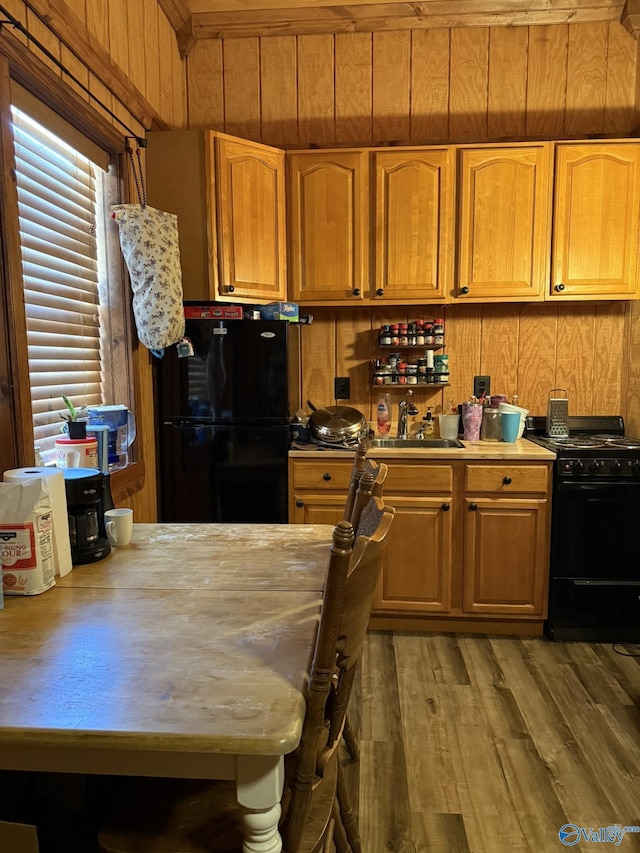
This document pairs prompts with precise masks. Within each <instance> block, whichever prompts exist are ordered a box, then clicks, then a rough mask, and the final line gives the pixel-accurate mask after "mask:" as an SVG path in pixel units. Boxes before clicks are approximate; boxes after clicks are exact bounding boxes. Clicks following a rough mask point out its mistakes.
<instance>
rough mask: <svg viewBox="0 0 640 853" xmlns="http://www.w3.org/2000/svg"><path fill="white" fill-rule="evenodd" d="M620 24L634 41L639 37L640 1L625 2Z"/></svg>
mask: <svg viewBox="0 0 640 853" xmlns="http://www.w3.org/2000/svg"><path fill="white" fill-rule="evenodd" d="M620 23H621V24H622V26H623V27H624V28H625V30H627V32H630V33H631V35H632V36H633V37H634V38H635V39H637V38H639V37H640V0H627V2H626V3H625V4H624V9H623V10H622V16H621V18H620Z"/></svg>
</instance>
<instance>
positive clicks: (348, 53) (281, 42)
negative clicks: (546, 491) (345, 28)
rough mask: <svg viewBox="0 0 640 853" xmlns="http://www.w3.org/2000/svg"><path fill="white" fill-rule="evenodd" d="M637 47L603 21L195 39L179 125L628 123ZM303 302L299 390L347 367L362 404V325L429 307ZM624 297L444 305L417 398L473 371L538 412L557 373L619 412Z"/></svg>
mask: <svg viewBox="0 0 640 853" xmlns="http://www.w3.org/2000/svg"><path fill="white" fill-rule="evenodd" d="M637 60H638V43H637V42H636V41H635V40H634V39H633V38H631V37H630V35H629V33H627V32H626V31H625V30H624V29H623V28H622V26H621V25H620V24H618V23H615V22H612V23H596V24H575V25H553V26H531V27H509V28H500V27H494V28H491V29H489V28H466V29H465V28H458V29H433V30H422V31H417V30H415V31H402V32H380V33H357V34H340V35H335V36H332V35H312V36H311V35H309V36H298V37H296V36H281V37H280V36H278V37H269V38H262V39H259V38H244V39H224V40H209V41H199V42H197V44H196V46H195V48H194V49H193V51H192V52H191V53H190V55H189V56H188V58H187V60H186V72H187V110H188V124H189V127H191V128H205V127H211V128H215V129H219V130H225V131H227V132H229V133H236V134H239V135H242V136H246V137H249V138H251V139H255V140H257V141H261V142H265V143H268V144H274V145H278V146H283V147H292V146H293V147H295V146H300V147H307V146H313V145H320V146H323V145H324V146H326V145H332V144H336V143H338V144H351V145H357V144H385V143H387V142H392V141H402V142H408V141H415V142H419V143H428V142H430V141H441V140H446V141H453V142H457V141H483V140H487V139H498V138H510V137H513V138H523V139H524V138H529V137H541V138H546V139H557V138H562V137H565V138H566V137H569V138H571V137H576V136H581V135H585V134H609V135H619V136H625V135H626V134H628V133H629V132H630V131H631V129H632V128H634V127H635V126H636V125H637V124H638V110H637V106H638V104H637V96H636V90H637V84H638V73H637V70H638V62H637ZM310 311H311V313H313V315H314V318H315V322H314V324H313V325H312V326H310V327H309V328H307V329H304V330H303V331H304V332H305V335H304V341H305V345H304V364H303V399H307V398H309V399H310V400H311V401H312V402H313V403H314V404H315V405H317V406H320V405H329V404H332V403H333V402H334V400H333V377H334V376H350V377H351V380H352V381H351V388H352V391H351V399H350V400H349V401H348V402H349V403H350V404H352V405H354V406H357V407H358V408H360V409H362V411H364V412H365V413H366V414H367V415H368V416H369V417H370V418H372V417H373V416H374V414H375V401H376V399H377V395H378V391H377V390H375V389H372V388H371V385H370V366H369V365H370V359H371V358H373V357H375V355H376V351H375V338H376V331H375V330H377V328H378V327H379V325H380V324H381V323H382V322H391V321H393V320H394V319H395V320H396V321H399V320H405V321H406V320H408V319H412V318H413V317H425V316H429V315H430V316H433V313H434V312H433V311H432V310H431V309H428V310H425V308H424V307H420V306H416V309H415V310H414V311H412V310H408V311H402V312H400V313H397V314H389V315H387V316H384V315H383V314H382V312H380V311H367V310H362V309H356V308H354V309H351V308H344V309H339V310H329V309H310ZM629 311H630V308H629V306H628V305H625V304H624V303H620V304H598V305H596V304H595V303H594V304H580V305H573V306H571V305H570V306H555V305H554V306H546V305H505V306H484V307H472V306H449V307H448V308H447V309H446V310H445V322H446V327H447V352H448V354H449V358H450V366H451V371H452V382H451V387H450V388H448V389H446V391H445V392H433V391H431V392H426V390H420V391H419V392H418V393H417V394H416V397H417V398H418V401H419V405H420V407H421V410H422V409H424V408H425V407H426V406H427V405H432V404H433V405H434V406H441V405H442V404H443V403H444V402H445V399H448V398H451V399H453V400H454V401H455V402H461V401H462V400H463V399H465V398H466V397H467V396H468V395H469V394H470V393H471V391H472V387H473V384H472V383H473V376H474V375H476V374H490V375H491V376H492V387H493V389H494V391H496V392H501V393H505V394H508V395H511V394H513V393H515V392H517V393H518V394H519V397H520V401H521V403H522V404H523V405H524V406H526V407H527V408H530V409H531V411H532V413H535V414H544V413H545V412H546V400H547V397H548V392H549V390H551V389H552V388H556V387H562V388H566V389H567V390H568V391H569V397H570V411H571V412H572V413H573V414H589V413H600V414H618V413H620V412H622V413H623V414H625V413H626V409H627V396H628V395H627V390H626V388H627V383H629V387H631V388H632V387H634V385H633V383H634V376H635V377H636V378H635V387H636V389H640V361H636V360H634V361H632V362H629V360H628V358H627V350H626V346H627V343H626V342H627V338H628V335H629V334H630V327H629V325H628V323H627V313H628V312H629ZM636 314H637V312H634V318H636ZM635 322H636V323H638V322H640V321H639V320H638V319H637V318H636V319H635ZM635 339H640V330H638V329H636V331H635ZM636 348H637V344H636ZM635 364H638V367H637V368H636V367H635V366H634V365H635ZM393 393H394V394H395V395H396V396H397V394H398V392H397V391H396V392H393ZM636 409H637V404H636V405H635V406H634V404H633V402H631V403H630V412H632V413H634V416H635V418H637V421H636V432H637V433H640V411H636Z"/></svg>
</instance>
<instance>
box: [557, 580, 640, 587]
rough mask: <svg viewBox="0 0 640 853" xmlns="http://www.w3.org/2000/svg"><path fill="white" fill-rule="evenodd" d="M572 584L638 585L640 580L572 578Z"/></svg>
mask: <svg viewBox="0 0 640 853" xmlns="http://www.w3.org/2000/svg"><path fill="white" fill-rule="evenodd" d="M572 583H573V585H574V586H640V581H629V580H573V581H572Z"/></svg>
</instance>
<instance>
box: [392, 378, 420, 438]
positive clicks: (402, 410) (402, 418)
mask: <svg viewBox="0 0 640 853" xmlns="http://www.w3.org/2000/svg"><path fill="white" fill-rule="evenodd" d="M412 395H413V391H411V390H409V391H407V393H406V394H405V396H404V398H403V399H402V400H400V402H399V403H398V436H397V437H398V438H409V436H408V435H407V415H417V414H418V410H417V409H416V407H415V406H414V405H413V403H412V402H411V400H410V399H409V397H411V396H412Z"/></svg>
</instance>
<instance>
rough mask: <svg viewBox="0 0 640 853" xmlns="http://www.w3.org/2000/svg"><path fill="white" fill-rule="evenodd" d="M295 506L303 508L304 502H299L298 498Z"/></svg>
mask: <svg viewBox="0 0 640 853" xmlns="http://www.w3.org/2000/svg"><path fill="white" fill-rule="evenodd" d="M296 506H297V507H303V506H304V501H301V500H300V498H298V500H297V501H296Z"/></svg>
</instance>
